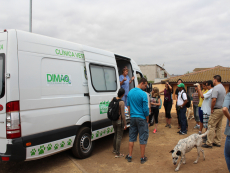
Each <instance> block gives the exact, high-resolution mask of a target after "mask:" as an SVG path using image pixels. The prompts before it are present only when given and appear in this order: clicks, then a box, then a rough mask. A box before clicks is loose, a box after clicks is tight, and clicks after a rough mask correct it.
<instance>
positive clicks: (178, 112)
mask: <svg viewBox="0 0 230 173" xmlns="http://www.w3.org/2000/svg"><path fill="white" fill-rule="evenodd" d="M182 82H183V81H182V80H181V79H178V80H177V85H179V84H180V83H182ZM183 90H184V92H186V89H185V88H183ZM178 93H179V90H178V88H177V89H176V91H175V99H176V113H177V120H178V129H180V128H181V125H180V120H179V114H180V110H177V101H178ZM186 110H187V108H186ZM186 128H187V129H188V121H187V119H186ZM178 133H179V132H178Z"/></svg>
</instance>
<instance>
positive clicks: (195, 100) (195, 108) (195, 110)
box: [192, 84, 200, 129]
mask: <svg viewBox="0 0 230 173" xmlns="http://www.w3.org/2000/svg"><path fill="white" fill-rule="evenodd" d="M194 86H195V92H194V93H193V94H192V98H193V113H194V118H195V121H196V125H195V127H194V129H200V117H199V109H198V104H199V96H198V87H197V84H194Z"/></svg>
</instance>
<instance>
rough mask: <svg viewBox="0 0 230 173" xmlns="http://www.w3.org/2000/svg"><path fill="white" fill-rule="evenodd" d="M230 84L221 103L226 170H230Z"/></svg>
mask: <svg viewBox="0 0 230 173" xmlns="http://www.w3.org/2000/svg"><path fill="white" fill-rule="evenodd" d="M229 112H230V85H229V90H228V93H227V95H226V96H225V99H224V104H223V113H224V115H225V116H226V117H227V124H226V128H225V131H224V134H225V135H227V136H226V141H225V147H224V156H225V160H226V163H227V166H228V171H229V172H230V113H229Z"/></svg>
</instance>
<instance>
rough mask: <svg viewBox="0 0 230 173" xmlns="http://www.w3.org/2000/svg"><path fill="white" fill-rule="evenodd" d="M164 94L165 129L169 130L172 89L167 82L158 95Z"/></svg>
mask: <svg viewBox="0 0 230 173" xmlns="http://www.w3.org/2000/svg"><path fill="white" fill-rule="evenodd" d="M162 92H164V107H165V117H166V125H165V127H169V128H171V118H172V117H171V109H172V103H173V100H172V87H171V85H169V83H168V82H166V84H165V89H164V90H162V91H160V93H162Z"/></svg>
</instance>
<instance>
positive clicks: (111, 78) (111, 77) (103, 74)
mask: <svg viewBox="0 0 230 173" xmlns="http://www.w3.org/2000/svg"><path fill="white" fill-rule="evenodd" d="M90 73H91V81H92V85H93V88H94V89H95V91H97V92H103V91H104V92H107V91H108V92H109V91H116V90H117V80H116V71H115V68H113V67H108V66H100V65H92V64H90Z"/></svg>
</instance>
